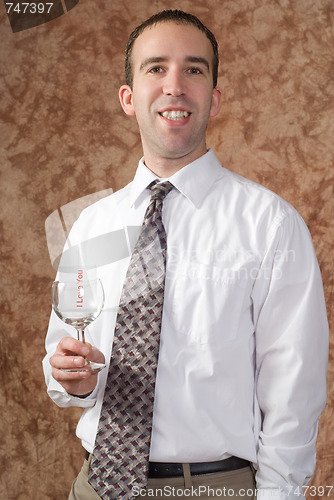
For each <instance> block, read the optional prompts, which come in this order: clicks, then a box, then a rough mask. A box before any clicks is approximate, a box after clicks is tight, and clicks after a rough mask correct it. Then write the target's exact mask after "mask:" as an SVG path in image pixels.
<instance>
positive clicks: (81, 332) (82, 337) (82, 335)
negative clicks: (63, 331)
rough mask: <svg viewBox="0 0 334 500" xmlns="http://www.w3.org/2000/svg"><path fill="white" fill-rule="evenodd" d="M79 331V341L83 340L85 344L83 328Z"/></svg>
mask: <svg viewBox="0 0 334 500" xmlns="http://www.w3.org/2000/svg"><path fill="white" fill-rule="evenodd" d="M79 332H80V333H79V335H80V337H81V342H83V343H84V344H85V330H80V331H79ZM79 340H80V338H79Z"/></svg>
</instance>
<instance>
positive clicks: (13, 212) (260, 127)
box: [0, 0, 334, 500]
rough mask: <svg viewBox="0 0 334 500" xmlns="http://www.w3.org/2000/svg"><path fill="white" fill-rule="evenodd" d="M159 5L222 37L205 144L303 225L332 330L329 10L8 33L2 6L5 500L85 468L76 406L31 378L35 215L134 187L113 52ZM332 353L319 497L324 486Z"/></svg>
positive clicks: (39, 315)
mask: <svg viewBox="0 0 334 500" xmlns="http://www.w3.org/2000/svg"><path fill="white" fill-rule="evenodd" d="M63 3H64V2H63ZM163 8H183V9H184V10H188V11H190V12H192V13H194V14H196V15H198V16H199V17H200V18H202V20H203V21H204V22H205V23H206V24H208V26H209V27H211V29H212V30H213V31H214V32H215V33H216V35H217V38H218V41H219V44H220V54H221V60H222V65H221V68H220V85H221V86H222V88H223V89H224V104H223V109H222V112H221V114H220V116H219V117H217V118H216V119H214V121H213V122H212V125H211V126H210V131H209V145H210V146H211V147H214V148H215V150H216V151H217V154H218V157H219V158H220V160H221V161H222V163H223V164H224V166H226V167H227V168H229V169H231V170H233V171H235V172H238V173H239V174H242V175H245V176H246V177H249V178H251V179H253V180H254V181H257V182H260V183H262V184H264V185H265V186H267V187H268V188H270V189H272V190H274V191H276V192H277V193H279V194H280V195H281V196H283V197H284V198H286V199H287V200H288V201H289V202H291V203H292V204H293V205H294V206H295V207H296V208H297V210H298V211H299V212H300V213H301V214H302V216H303V217H304V219H305V220H306V223H307V224H308V226H309V228H310V231H311V234H312V236H313V240H314V245H315V248H316V252H317V255H318V259H319V263H320V267H321V271H322V275H323V279H324V285H325V293H326V301H327V307H328V314H329V319H330V321H331V322H332V321H333V314H334V308H333V241H334V239H333V225H334V222H333V220H334V217H333V215H334V213H333V212H334V211H333V207H334V197H333V179H334V172H333V153H334V144H333V138H334V114H333V108H334V83H333V82H334V29H333V25H334V3H333V0H316V1H315V0H234V1H233V0H193V1H190V0H178V1H160V0H150V1H148V0H147V1H146V0H143V2H137V1H135V0H131V1H129V0H99V1H95V0H80V2H79V3H78V5H77V6H76V7H75V8H73V9H72V10H71V11H70V12H68V13H67V14H66V15H64V16H62V17H59V18H57V19H55V20H53V21H51V22H49V23H46V24H43V25H41V26H38V27H35V28H32V29H28V30H25V31H21V32H17V33H13V32H12V30H11V27H10V24H9V20H8V18H7V15H6V11H5V7H4V4H3V3H1V5H0V72H1V82H0V85H1V87H0V95H1V106H0V120H1V122H0V141H1V159H0V168H1V209H0V210H1V245H0V250H1V257H2V260H1V271H0V276H1V304H0V308H1V325H0V327H1V329H0V342H1V364H0V370H1V372H0V373H1V382H0V405H1V429H0V450H1V451H0V454H1V455H0V474H1V480H0V497H1V499H3V500H27V499H28V500H46V499H52V500H62V499H66V498H67V492H68V490H69V487H70V484H71V481H72V479H73V477H74V476H75V475H76V473H77V471H78V469H79V468H80V466H81V463H82V459H83V452H82V448H81V445H80V443H79V441H78V440H77V439H76V438H75V436H74V434H75V425H76V422H77V419H78V417H79V415H80V410H77V409H59V408H57V407H56V406H55V405H54V404H53V403H52V402H51V400H49V399H48V397H47V395H46V391H45V385H44V379H43V374H42V369H41V360H42V358H43V356H44V336H45V331H46V328H47V323H48V316H49V312H50V284H51V282H52V280H53V278H54V274H55V272H54V269H53V267H52V265H51V261H50V257H49V252H48V247H47V242H46V237H45V220H46V219H47V217H48V216H49V215H50V214H51V213H53V212H54V211H56V210H58V209H59V208H60V207H62V206H64V205H66V204H68V203H70V202H71V201H73V200H75V199H77V198H80V197H83V196H86V195H89V194H91V193H96V192H99V191H101V190H105V189H107V188H112V189H113V190H117V189H119V188H121V187H122V186H123V185H125V184H126V183H127V182H128V181H129V180H130V179H131V178H132V176H133V173H134V170H135V168H136V164H137V160H138V158H139V156H140V155H141V147H140V141H139V136H138V133H137V129H136V124H135V120H134V119H132V118H129V117H126V116H125V115H123V114H122V111H121V108H120V105H119V103H118V87H119V86H120V85H121V84H122V83H123V49H124V46H125V43H126V39H127V34H128V33H129V31H130V30H131V29H132V28H133V27H135V26H136V25H137V24H138V23H139V22H141V21H142V20H143V19H145V18H146V17H148V16H149V15H151V14H153V13H155V12H156V11H158V10H161V9H163ZM58 213H60V212H58ZM61 222H62V224H63V226H64V224H65V222H66V221H65V222H64V220H61ZM66 224H67V222H66ZM51 253H52V251H51ZM331 342H332V349H331V355H330V370H329V377H328V389H329V398H328V404H327V407H326V411H325V413H324V415H323V417H322V419H321V424H320V436H319V440H318V464H317V469H316V474H315V476H314V478H313V482H312V484H313V485H315V486H317V487H318V486H326V485H333V484H334V464H333V462H334V460H333V458H334V432H333V430H334V429H333V417H334V415H333V411H334V410H333V409H334V380H333V371H334V366H333V339H332V341H331ZM310 369H312V367H310ZM305 405H307V401H305ZM308 496H309V498H311V496H310V495H308ZM318 497H319V498H320V495H318ZM313 498H317V496H315V497H313ZM331 498H334V491H333V492H332V494H331Z"/></svg>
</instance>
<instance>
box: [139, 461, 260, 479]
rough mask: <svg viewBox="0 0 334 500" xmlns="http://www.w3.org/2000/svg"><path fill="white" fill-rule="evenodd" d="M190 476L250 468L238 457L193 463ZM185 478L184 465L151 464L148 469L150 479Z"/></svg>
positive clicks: (246, 462)
mask: <svg viewBox="0 0 334 500" xmlns="http://www.w3.org/2000/svg"><path fill="white" fill-rule="evenodd" d="M189 465H190V474H191V475H192V476H197V475H200V474H213V473H215V472H228V471H231V470H237V469H243V468H244V467H249V466H250V463H249V462H248V460H243V459H242V458H238V457H230V458H226V460H218V461H217V462H199V463H196V462H195V463H191V464H189ZM179 476H183V468H182V464H177V463H164V462H150V463H149V469H148V477H151V478H163V477H179Z"/></svg>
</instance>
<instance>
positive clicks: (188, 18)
mask: <svg viewBox="0 0 334 500" xmlns="http://www.w3.org/2000/svg"><path fill="white" fill-rule="evenodd" d="M168 21H170V22H173V23H175V24H192V25H194V26H196V27H197V28H198V29H199V30H201V31H203V33H205V35H206V36H207V38H208V39H209V41H210V43H211V46H212V49H213V69H212V77H213V87H214V88H215V87H216V86H217V79H218V64H219V55H218V43H217V40H216V38H215V36H214V34H213V33H212V32H211V31H210V30H209V29H208V28H207V27H206V26H204V24H203V23H202V22H201V21H200V20H199V19H198V18H197V17H196V16H194V15H192V14H188V13H187V12H183V11H182V10H163V11H161V12H159V13H158V14H154V15H153V16H152V17H150V18H149V19H147V20H146V21H144V22H143V23H142V24H140V25H139V26H137V28H136V29H135V30H134V31H133V32H132V33H131V35H130V37H129V40H128V43H127V45H126V50H125V81H126V83H127V85H129V86H130V87H131V88H132V85H133V73H132V66H131V54H132V49H133V44H134V42H135V41H136V40H137V38H138V37H139V35H141V34H142V32H143V31H144V30H145V29H146V28H148V27H149V26H154V25H156V24H158V23H163V22H168Z"/></svg>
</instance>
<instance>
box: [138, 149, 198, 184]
mask: <svg viewBox="0 0 334 500" xmlns="http://www.w3.org/2000/svg"><path fill="white" fill-rule="evenodd" d="M206 152H207V149H205V151H202V152H201V153H200V154H198V153H197V154H190V155H185V156H183V157H180V158H161V157H151V156H150V155H148V156H147V155H144V163H145V165H146V167H147V168H148V169H149V170H151V171H152V172H153V173H154V174H155V175H157V176H158V177H160V178H162V179H168V178H169V177H171V176H172V175H173V174H175V173H176V172H178V171H179V170H181V169H182V168H183V167H185V166H187V165H189V163H192V162H193V161H195V160H197V159H198V158H200V157H201V156H203V155H204V154H205V153H206Z"/></svg>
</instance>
